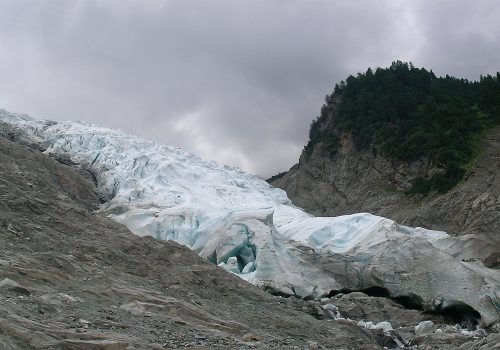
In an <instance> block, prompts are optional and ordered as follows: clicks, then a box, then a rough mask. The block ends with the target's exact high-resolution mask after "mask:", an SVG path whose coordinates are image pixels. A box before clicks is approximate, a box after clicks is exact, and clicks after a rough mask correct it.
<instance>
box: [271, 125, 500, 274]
mask: <svg viewBox="0 0 500 350" xmlns="http://www.w3.org/2000/svg"><path fill="white" fill-rule="evenodd" d="M321 127H322V128H328V129H330V130H332V129H334V125H332V121H331V119H327V120H326V122H325V123H324V124H323V125H321ZM437 171H440V169H439V168H438V167H436V165H435V164H432V163H430V162H428V161H426V160H425V159H422V160H420V161H416V162H412V163H403V162H400V161H395V160H392V159H387V158H385V157H384V156H383V155H381V154H374V153H373V152H372V151H358V150H357V149H356V147H355V146H354V144H353V142H352V139H351V136H350V135H348V134H343V135H340V147H339V149H338V151H337V153H336V154H334V155H333V156H331V155H330V154H329V153H328V152H326V151H324V149H323V145H322V144H321V143H319V144H316V145H315V146H314V149H313V150H312V152H311V153H310V154H309V155H308V154H306V153H305V152H303V154H302V155H301V157H300V160H299V163H298V164H296V165H294V166H293V167H292V168H291V169H290V170H289V171H288V172H287V173H285V174H284V175H283V176H281V177H279V178H278V179H275V180H274V181H272V182H271V184H272V185H273V186H276V187H278V188H281V189H284V190H285V191H286V192H287V194H288V196H289V197H290V199H292V201H293V203H294V204H296V205H297V206H299V207H302V208H304V209H305V210H306V211H308V212H309V213H311V214H314V215H316V216H336V215H345V214H351V213H357V212H369V213H372V214H376V215H380V216H384V217H388V218H391V219H393V220H395V221H397V222H399V223H402V224H405V225H409V226H421V227H426V228H429V229H433V230H441V231H446V232H447V233H448V234H450V235H452V236H456V237H460V242H455V243H453V244H452V245H449V246H448V248H449V250H448V251H449V252H450V253H452V254H453V255H454V256H455V257H456V258H458V259H464V260H469V259H481V260H484V259H486V258H488V257H489V256H490V255H492V254H495V253H497V254H498V252H499V251H500V127H497V128H496V129H494V130H491V131H490V132H489V133H488V134H487V135H486V136H485V140H484V146H483V152H482V153H481V154H480V156H479V157H478V159H477V160H476V162H475V164H474V165H473V166H472V168H471V171H470V173H469V174H468V176H467V177H466V179H465V180H464V181H463V182H462V183H460V184H459V185H458V186H456V187H455V188H454V189H452V190H451V191H449V192H448V193H446V194H443V195H431V196H428V197H425V198H421V197H419V196H411V197H408V196H407V195H405V194H404V193H403V192H404V191H405V190H407V189H408V188H409V187H410V186H411V183H412V181H413V180H415V179H416V178H418V177H421V176H427V175H430V174H432V173H433V172H437ZM490 260H491V263H488V264H489V266H495V261H496V260H497V259H494V258H493V257H491V258H490V259H489V260H488V261H490Z"/></svg>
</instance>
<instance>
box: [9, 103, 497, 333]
mask: <svg viewBox="0 0 500 350" xmlns="http://www.w3.org/2000/svg"><path fill="white" fill-rule="evenodd" d="M0 121H3V122H6V123H9V124H11V125H13V126H16V127H18V128H20V129H22V130H23V131H24V132H25V133H27V134H28V136H29V138H30V139H31V140H32V142H36V143H39V144H40V145H43V147H44V148H45V149H46V150H45V153H47V154H58V155H67V156H69V157H70V158H71V160H72V161H73V162H75V163H77V164H79V165H81V166H82V167H85V168H87V169H88V170H89V171H91V172H92V173H93V174H94V175H95V177H96V179H97V182H98V191H99V193H100V195H101V197H102V198H105V199H106V202H105V203H104V204H103V205H102V207H101V208H100V211H101V212H103V213H105V214H108V215H109V216H110V217H111V218H113V219H114V220H116V221H118V222H121V223H123V224H125V225H126V226H127V227H128V228H129V229H130V230H131V231H132V232H134V233H135V234H137V235H140V236H145V235H148V236H153V237H156V238H157V239H161V240H174V241H176V242H178V243H180V244H183V245H186V246H188V247H189V248H191V249H192V250H194V251H195V252H196V253H198V254H199V255H200V256H202V257H204V258H206V259H208V260H209V261H211V262H213V263H214V264H217V265H219V266H221V267H223V268H225V269H227V270H228V271H231V272H232V273H235V274H238V275H239V276H240V277H241V278H243V279H245V280H247V281H248V282H251V283H254V284H256V285H258V286H260V287H262V288H264V289H266V290H268V291H271V292H274V293H277V294H280V295H295V296H298V297H301V298H316V299H317V298H321V297H323V296H327V295H328V294H329V293H331V292H332V291H341V290H364V289H367V288H370V287H383V288H385V289H386V290H387V291H388V293H389V294H390V295H391V296H392V297H409V298H412V299H413V300H414V301H416V302H417V303H419V304H420V305H422V307H423V308H426V309H428V310H438V309H439V308H445V307H447V306H446V305H453V304H454V303H465V304H467V305H470V306H471V307H473V308H474V309H475V310H477V311H478V312H479V313H480V314H481V317H482V323H483V325H490V324H493V323H498V322H499V318H500V316H499V310H498V307H499V305H500V300H499V296H500V287H499V285H500V276H499V273H498V271H497V270H490V269H486V268H484V267H481V266H479V265H476V264H473V263H466V262H462V261H458V260H457V259H456V258H454V257H453V254H451V253H450V252H449V251H447V247H450V246H453V244H451V243H450V242H453V240H454V238H452V237H450V236H448V235H447V234H446V233H444V232H438V231H431V230H425V229H423V228H411V227H406V226H401V225H398V224H397V223H395V222H394V221H392V220H389V219H386V218H382V217H379V216H374V215H371V214H368V213H359V214H352V215H345V216H339V217H313V216H311V215H309V214H307V213H305V212H304V211H302V210H301V209H300V208H297V207H295V206H294V205H293V204H292V203H291V201H290V200H289V199H288V197H287V195H286V193H285V192H284V191H282V190H281V189H277V188H273V187H271V186H270V185H269V184H268V183H266V182H265V181H263V180H261V179H259V178H258V177H256V176H253V175H251V174H248V173H245V172H243V171H241V170H240V169H238V168H235V167H230V166H226V165H220V164H217V163H216V162H213V161H204V160H202V159H200V158H199V157H196V156H195V155H193V154H190V153H188V152H185V151H183V150H182V149H179V148H175V147H166V146H162V145H159V144H156V143H154V142H150V141H145V140H142V139H140V138H138V137H134V136H130V135H127V134H124V133H122V132H120V131H114V130H109V129H106V128H102V127H98V126H95V125H89V124H85V123H81V122H61V123H55V122H47V121H39V120H33V119H32V118H30V117H27V116H24V115H16V114H10V113H8V112H6V111H2V110H0ZM454 249H456V248H454Z"/></svg>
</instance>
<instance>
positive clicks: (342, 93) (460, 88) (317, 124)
mask: <svg viewBox="0 0 500 350" xmlns="http://www.w3.org/2000/svg"><path fill="white" fill-rule="evenodd" d="M327 119H328V120H329V121H330V122H329V123H328V125H326V124H325V121H326V120H327ZM499 123H500V73H497V74H496V76H491V75H487V76H482V77H481V78H480V80H479V81H469V80H466V79H458V78H454V77H450V76H445V77H436V75H435V74H434V73H433V72H432V71H428V70H426V69H424V68H416V67H414V66H413V65H412V64H411V63H404V62H401V61H396V62H393V63H392V65H391V66H390V67H389V68H377V69H376V70H374V71H373V70H372V69H368V70H367V71H366V72H365V73H359V74H358V75H357V76H356V77H354V76H349V77H348V78H347V79H346V81H345V82H344V81H342V82H340V84H336V85H335V89H334V91H333V93H332V94H331V95H327V96H326V104H325V105H323V107H322V109H321V115H320V116H319V117H317V118H316V119H315V120H314V121H313V122H312V124H311V129H310V134H309V137H310V139H309V142H308V144H307V145H306V147H305V155H306V156H307V155H308V154H310V153H311V151H312V150H313V148H314V147H315V146H316V145H317V144H321V147H322V148H323V149H324V150H325V151H327V153H329V154H330V155H334V154H335V153H336V152H337V150H338V147H339V145H340V143H339V136H340V135H341V134H342V133H343V132H347V133H349V134H350V135H351V136H352V138H353V141H354V144H355V146H356V148H357V149H359V150H366V149H370V150H372V152H373V153H374V154H376V153H377V152H381V153H382V154H383V155H384V156H386V157H388V158H393V159H397V160H400V161H405V162H411V161H414V160H417V159H419V158H423V157H425V158H428V159H429V160H430V161H432V162H434V163H435V164H436V165H438V166H439V167H441V168H442V171H439V172H436V173H435V174H433V175H432V176H430V177H421V178H418V179H416V180H415V181H414V183H413V186H412V187H411V188H410V189H408V191H407V193H409V194H414V193H421V194H427V193H429V192H431V191H437V192H440V193H444V192H447V191H448V190H450V189H451V188H453V187H454V186H455V185H456V184H457V183H459V182H460V181H461V180H462V179H463V177H464V175H465V174H466V173H467V170H468V168H469V167H470V165H471V162H472V161H473V160H474V159H475V157H476V156H477V155H478V154H479V152H480V149H481V139H482V138H483V135H484V133H485V131H487V130H489V129H491V128H492V127H493V126H495V125H498V124H499Z"/></svg>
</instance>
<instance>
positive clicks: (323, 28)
mask: <svg viewBox="0 0 500 350" xmlns="http://www.w3.org/2000/svg"><path fill="white" fill-rule="evenodd" d="M396 59H400V60H406V61H412V62H413V63H414V64H415V65H416V66H418V67H420V66H424V67H426V68H428V69H432V70H433V71H434V72H435V73H436V74H440V75H441V74H450V75H455V76H458V77H464V78H469V79H478V78H479V75H480V74H487V73H490V74H493V73H495V72H497V71H500V1H497V0H489V1H487V0H484V1H483V0H470V1H462V0H449V1H438V0H428V1H418V0H411V1H409V0H407V1H405V0H393V1H382V0H376V1H375V0H369V1H368V0H367V1H353V0H351V1H335V0H329V1H327V0H324V1H321V0H316V1H315V0H302V1H299V0H286V1H285V0H220V1H219V0H212V1H210V0H199V1H194V0H193V1H190V0H171V1H168V0H165V1H160V0H158V1H153V0H141V1H139V0H137V1H128V0H108V1H104V0H102V1H92V0H81V1H76V0H75V1H72V0H45V1H35V0H29V1H23V0H10V1H7V0H0V108H4V109H7V110H9V111H11V112H17V113H28V114H30V115H32V116H34V117H37V118H43V119H52V120H84V121H88V122H92V123H97V124H100V125H103V126H107V127H111V128H119V129H122V130H124V131H126V132H128V133H132V134H135V135H138V136H141V137H144V138H147V139H152V140H155V141H158V142H161V143H164V144H167V145H172V146H179V147H183V148H184V149H186V150H188V151H192V152H194V153H196V154H198V155H200V156H202V157H203V158H206V159H213V160H217V161H219V162H221V163H225V164H230V165H236V166H239V167H241V168H243V169H244V170H247V171H250V172H252V173H255V174H258V175H261V176H264V177H267V176H270V175H272V174H275V173H277V172H279V171H283V170H287V169H288V168H289V167H290V166H291V165H293V164H294V163H296V162H297V160H298V157H299V154H300V152H301V150H302V148H303V146H304V144H305V143H306V141H307V134H308V129H309V124H310V122H311V120H312V119H313V118H314V117H315V116H316V115H317V114H318V113H319V110H320V107H321V105H322V103H323V100H324V96H325V94H326V93H329V92H331V91H332V89H333V86H334V85H335V83H336V82H338V81H340V80H342V79H345V78H346V77H347V76H348V75H349V74H356V73H357V72H360V71H365V70H366V69H367V68H368V67H378V66H381V67H386V66H388V65H390V63H391V62H392V61H394V60H396Z"/></svg>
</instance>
